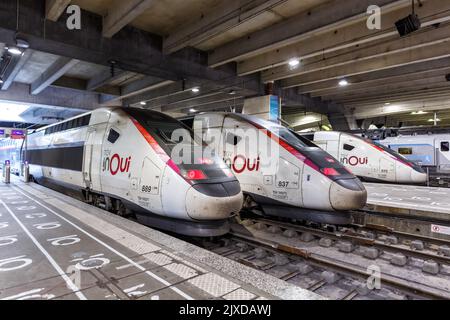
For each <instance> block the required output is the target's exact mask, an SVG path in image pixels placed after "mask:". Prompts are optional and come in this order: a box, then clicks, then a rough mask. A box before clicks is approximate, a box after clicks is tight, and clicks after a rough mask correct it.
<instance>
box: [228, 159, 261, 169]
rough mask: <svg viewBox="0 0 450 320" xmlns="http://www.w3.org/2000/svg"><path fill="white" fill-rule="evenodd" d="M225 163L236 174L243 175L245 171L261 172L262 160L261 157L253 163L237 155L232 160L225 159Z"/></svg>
mask: <svg viewBox="0 0 450 320" xmlns="http://www.w3.org/2000/svg"><path fill="white" fill-rule="evenodd" d="M225 163H226V164H227V165H228V166H229V167H230V168H231V169H233V171H234V172H236V173H242V172H244V171H245V170H247V171H259V167H260V159H259V157H258V158H256V159H254V160H253V161H251V160H250V159H247V158H246V157H244V156H242V155H237V156H235V157H234V158H233V161H231V159H225Z"/></svg>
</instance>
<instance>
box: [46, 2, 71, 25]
mask: <svg viewBox="0 0 450 320" xmlns="http://www.w3.org/2000/svg"><path fill="white" fill-rule="evenodd" d="M70 2H71V0H46V1H45V18H46V19H48V20H51V21H58V19H59V17H60V16H61V15H62V14H63V12H64V10H65V9H66V8H67V6H68V5H69V4H70Z"/></svg>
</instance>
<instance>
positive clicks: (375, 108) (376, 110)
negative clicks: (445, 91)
mask: <svg viewBox="0 0 450 320" xmlns="http://www.w3.org/2000/svg"><path fill="white" fill-rule="evenodd" d="M449 105H450V99H449V98H446V99H434V100H430V101H421V100H412V101H409V102H407V103H403V104H399V105H397V106H396V107H395V108H392V107H391V106H384V105H380V104H370V105H366V106H364V107H357V108H354V109H352V114H353V116H354V117H356V118H357V119H365V118H368V117H377V116H380V115H388V116H390V115H395V114H401V113H405V112H413V111H419V110H423V111H434V110H447V109H448V106H449Z"/></svg>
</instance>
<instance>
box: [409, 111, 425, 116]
mask: <svg viewBox="0 0 450 320" xmlns="http://www.w3.org/2000/svg"><path fill="white" fill-rule="evenodd" d="M427 113H428V112H426V111H423V110H419V111H413V112H411V114H413V115H417V114H427Z"/></svg>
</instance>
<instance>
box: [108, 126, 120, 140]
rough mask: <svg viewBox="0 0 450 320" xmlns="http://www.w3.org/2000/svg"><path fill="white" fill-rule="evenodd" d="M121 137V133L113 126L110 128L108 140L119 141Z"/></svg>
mask: <svg viewBox="0 0 450 320" xmlns="http://www.w3.org/2000/svg"><path fill="white" fill-rule="evenodd" d="M119 137H120V133H118V132H117V131H116V130H114V129H113V128H111V129H110V130H109V134H108V141H109V142H111V143H115V142H116V141H117V139H119Z"/></svg>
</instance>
